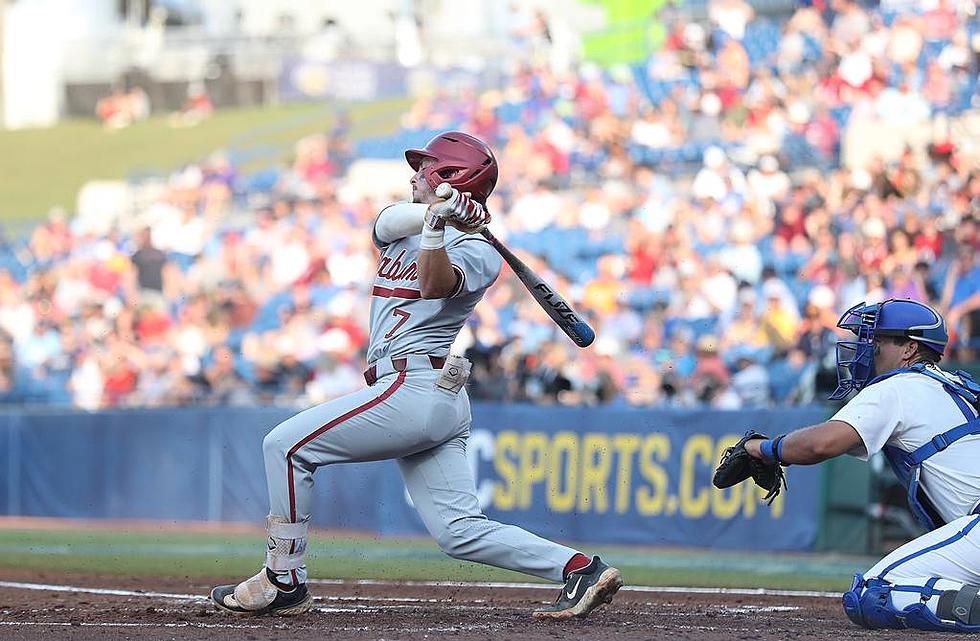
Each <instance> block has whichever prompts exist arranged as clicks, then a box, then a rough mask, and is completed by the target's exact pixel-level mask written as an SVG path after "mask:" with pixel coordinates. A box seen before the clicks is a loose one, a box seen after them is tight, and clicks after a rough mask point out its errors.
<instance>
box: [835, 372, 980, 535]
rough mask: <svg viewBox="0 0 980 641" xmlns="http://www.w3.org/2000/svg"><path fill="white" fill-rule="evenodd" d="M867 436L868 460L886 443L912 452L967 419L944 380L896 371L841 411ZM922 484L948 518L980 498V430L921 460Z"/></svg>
mask: <svg viewBox="0 0 980 641" xmlns="http://www.w3.org/2000/svg"><path fill="white" fill-rule="evenodd" d="M832 420H835V421H843V422H845V423H847V424H848V425H850V426H852V427H853V428H854V429H855V430H857V433H858V435H860V437H861V440H862V441H864V450H865V451H863V452H855V453H854V454H855V455H856V456H858V458H861V459H864V460H867V459H868V457H869V456H871V455H873V454H875V453H876V452H878V451H880V450H881V448H882V446H884V445H893V446H895V447H898V448H899V449H902V450H904V451H906V452H912V451H914V450H915V449H916V448H917V447H919V446H920V445H924V444H926V443H928V442H929V441H930V440H931V439H932V437H934V436H936V435H937V434H941V433H943V432H945V431H946V430H949V429H951V428H953V427H956V426H957V425H961V424H962V423H963V422H964V421H965V418H964V416H963V413H962V412H961V411H960V409H959V408H958V407H957V406H956V403H955V402H953V399H952V398H950V396H949V394H947V393H946V391H945V390H944V389H943V386H942V384H940V383H939V381H937V380H935V379H933V378H929V377H928V376H924V375H922V374H916V373H907V374H896V375H895V376H892V377H890V378H886V379H885V380H883V381H880V382H878V383H875V384H873V385H869V386H867V387H865V388H864V389H862V390H861V391H860V392H858V393H857V395H856V396H855V397H854V398H853V399H851V400H850V401H849V402H848V403H847V405H845V406H844V407H843V408H842V409H841V410H840V411H839V412H837V414H835V415H834V417H833V419H832ZM921 482H922V489H923V491H924V492H925V494H926V496H927V497H928V498H929V501H930V502H931V503H932V504H933V506H935V508H936V510H937V511H938V512H939V515H940V516H941V517H942V518H943V520H944V521H946V522H947V523H949V522H950V521H953V520H954V519H957V518H959V517H961V516H963V515H965V514H969V513H971V512H972V511H973V510H974V509H975V508H976V507H977V505H978V503H980V435H973V436H966V437H963V438H962V439H960V440H959V441H957V442H956V443H954V444H953V445H950V446H949V447H948V448H947V449H945V450H943V451H941V452H938V453H936V454H935V455H933V456H932V457H930V458H928V459H926V461H925V462H923V463H922V478H921Z"/></svg>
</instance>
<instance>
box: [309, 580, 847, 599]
mask: <svg viewBox="0 0 980 641" xmlns="http://www.w3.org/2000/svg"><path fill="white" fill-rule="evenodd" d="M308 583H310V584H311V585H380V586H398V585H404V586H416V587H427V588H484V589H490V588H503V589H510V590H554V589H556V588H557V587H558V586H557V585H548V584H545V583H505V582H499V581H389V580H385V579H359V580H357V581H345V580H343V579H309V580H308ZM621 591H622V592H664V593H669V594H733V595H737V596H788V597H817V598H828V599H839V598H840V597H841V593H840V592H817V591H811V590H771V589H769V588H685V587H680V586H653V585H627V586H625V587H623V588H622V589H621Z"/></svg>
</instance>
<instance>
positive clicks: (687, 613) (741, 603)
mask: <svg viewBox="0 0 980 641" xmlns="http://www.w3.org/2000/svg"><path fill="white" fill-rule="evenodd" d="M0 580H3V581H18V582H31V583H45V584H53V585H70V586H81V587H86V588H105V589H118V590H138V591H142V592H144V593H145V592H158V593H167V594H175V595H189V597H188V598H180V597H167V596H151V595H143V594H141V595H139V596H133V595H112V594H90V593H80V592H56V591H49V590H40V591H37V590H26V589H22V588H11V587H0V639H17V640H18V641H42V640H43V641H51V640H53V639H72V640H77V641H89V640H93V639H98V640H100V641H101V640H108V639H133V640H141V641H142V640H147V639H188V640H201V641H232V640H235V641H238V640H241V639H245V640H250V639H255V640H258V639H282V640H284V641H285V640H288V641H306V640H309V641H313V640H314V639H315V640H317V641H319V640H322V639H353V640H357V641H366V640H369V639H385V640H401V639H404V640H412V641H415V640H418V639H459V640H462V641H477V640H479V641H483V640H487V641H501V640H504V641H545V640H547V641H553V640H557V639H565V638H568V637H569V635H573V637H574V636H575V635H578V636H584V637H585V638H588V639H597V640H605V639H615V640H618V641H619V640H621V641H631V640H634V639H636V640H640V639H642V640H657V641H660V640H664V641H668V640H669V641H686V640H692V641H693V640H698V641H701V640H704V641H716V640H717V641H722V640H724V641H730V640H733V639H734V640H743V639H744V640H752V641H756V640H760V641H762V640H789V639H799V640H801V641H802V640H804V639H805V640H811V639H812V640H828V641H830V640H834V641H838V640H845V639H872V638H873V639H881V638H884V636H886V635H887V637H888V638H889V639H894V638H897V639H903V638H909V639H912V638H914V639H916V640H919V639H923V640H925V639H940V638H943V639H948V638H949V637H948V636H947V635H941V634H929V633H923V632H915V631H908V632H898V633H896V632H894V631H888V632H885V633H881V632H877V633H876V632H871V631H867V630H863V629H861V628H858V627H856V626H854V625H853V624H851V623H850V621H848V620H847V618H846V617H845V616H844V613H843V611H842V610H841V608H840V602H839V601H838V600H837V599H829V598H814V597H786V596H737V595H712V594H674V593H656V592H653V593H650V592H634V591H629V590H624V591H621V592H620V593H619V594H618V595H617V597H616V600H615V601H614V602H613V603H612V604H611V605H609V606H606V607H605V608H602V609H600V610H597V611H596V612H594V613H593V614H592V616H590V617H589V618H588V619H586V620H573V621H566V622H560V623H559V622H538V621H534V620H532V619H531V617H530V613H531V611H532V610H533V609H534V608H535V607H538V606H539V605H540V604H542V603H544V602H546V601H548V600H550V599H551V598H552V597H553V596H556V595H557V592H555V593H552V592H551V591H546V590H533V589H511V588H490V587H469V586H467V587H432V586H419V585H404V584H393V585H360V584H352V583H347V584H341V585H313V586H311V587H312V592H313V593H314V595H315V596H316V597H317V600H316V608H315V610H314V611H313V612H311V613H309V614H307V615H304V616H302V617H297V618H291V619H284V618H271V617H262V618H255V617H248V618H240V617H232V616H228V615H225V614H223V613H220V612H217V611H215V610H214V609H213V608H212V607H211V606H210V605H209V604H208V603H207V602H206V601H205V600H203V596H204V595H206V594H207V593H208V591H209V590H210V588H211V586H212V583H211V582H206V581H203V580H201V579H197V578H188V579H172V578H171V579H161V578H149V579H142V578H139V577H110V576H97V575H80V574H56V573H53V572H29V571H23V570H22V571H16V570H10V571H3V572H2V573H0ZM217 582H221V581H217ZM226 582H227V581H226ZM193 595H199V596H198V597H197V598H190V596H193Z"/></svg>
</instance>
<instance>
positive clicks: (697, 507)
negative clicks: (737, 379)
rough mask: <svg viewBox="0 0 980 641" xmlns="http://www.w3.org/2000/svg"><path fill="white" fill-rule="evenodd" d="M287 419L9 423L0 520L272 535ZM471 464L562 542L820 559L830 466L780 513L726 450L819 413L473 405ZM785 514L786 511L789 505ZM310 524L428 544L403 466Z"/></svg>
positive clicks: (3, 429) (334, 488)
mask: <svg viewBox="0 0 980 641" xmlns="http://www.w3.org/2000/svg"><path fill="white" fill-rule="evenodd" d="M290 414H291V410H286V409H276V408H248V409H244V408H209V409H200V408H195V409H177V410H126V411H111V412H99V413H80V412H73V411H61V412H58V411H6V412H3V413H0V443H2V444H3V450H2V451H3V454H2V455H0V508H2V511H0V513H2V514H6V515H15V516H16V515H21V516H51V517H69V518H107V519H165V520H213V521H255V522H261V521H262V520H263V519H264V516H265V514H266V512H267V510H268V498H267V494H266V489H265V473H264V466H263V463H262V448H261V443H262V438H263V436H264V435H265V434H266V433H267V432H268V431H269V430H270V429H271V428H272V427H274V426H275V425H276V424H277V423H278V422H279V421H281V420H282V419H284V418H286V417H288V416H289V415H290ZM473 415H474V429H473V433H472V435H471V438H470V441H469V447H468V454H469V458H470V463H471V464H472V466H473V467H474V469H475V470H476V478H477V492H478V494H479V496H480V499H481V502H482V503H483V505H484V508H485V510H486V513H487V514H488V515H489V516H490V517H491V518H495V519H499V520H502V521H507V522H511V523H516V524H519V525H522V526H524V527H527V528H529V529H532V530H534V531H535V532H537V533H539V534H541V535H543V536H548V537H551V538H557V539H563V540H571V541H582V542H594V543H625V544H650V545H684V546H695V547H710V548H735V549H739V548H753V549H759V548H760V547H763V548H766V549H773V550H806V549H812V548H813V547H814V544H815V542H816V540H817V533H818V528H819V527H820V525H821V520H822V514H821V511H822V506H823V505H824V504H825V503H826V498H825V497H824V496H823V493H822V487H823V486H824V481H823V479H822V477H821V475H822V474H824V473H825V472H824V471H823V468H820V467H791V468H789V470H788V480H789V485H790V493H789V495H788V496H787V495H786V494H783V495H780V497H779V498H778V499H777V500H776V501H775V503H773V505H772V506H771V507H766V505H765V504H763V503H761V502H760V501H759V497H760V496H761V494H760V493H759V492H757V491H756V488H755V487H754V486H753V485H751V484H743V485H740V486H736V487H734V488H731V489H729V490H725V491H718V490H715V489H714V488H712V487H711V481H710V478H711V472H712V470H713V468H714V466H715V464H716V463H717V461H718V459H719V457H720V455H721V451H722V450H723V449H724V448H725V447H726V446H728V445H730V444H732V443H733V442H734V441H735V440H737V438H738V436H739V435H740V434H741V433H742V432H743V431H744V430H746V429H748V428H750V427H751V428H755V429H758V430H760V431H763V432H768V433H772V434H775V433H779V432H783V431H787V430H791V429H795V428H797V427H801V426H803V425H807V424H811V423H814V422H817V421H820V420H822V419H824V418H825V417H826V415H827V412H826V410H825V409H822V408H801V409H778V410H777V409H774V410H765V411H763V410H759V411H739V412H722V411H695V410H666V409H660V410H639V409H631V408H571V407H541V406H530V405H496V404H480V403H474V405H473ZM784 499H788V500H784ZM313 525H315V526H318V527H331V528H354V529H358V530H367V531H372V532H377V533H379V534H382V535H385V534H416V533H417V534H422V533H424V529H423V527H422V524H421V522H420V521H419V519H418V517H417V516H416V515H415V513H414V511H413V509H412V507H411V505H410V502H409V501H408V499H407V497H406V494H405V492H404V489H403V486H402V483H401V478H400V476H399V473H398V468H397V466H396V465H395V464H394V463H392V462H380V463H366V464H355V465H338V466H332V467H329V468H324V469H321V470H319V471H318V472H317V475H316V501H315V511H314V517H313Z"/></svg>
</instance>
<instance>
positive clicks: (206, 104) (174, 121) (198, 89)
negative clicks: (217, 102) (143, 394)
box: [170, 82, 214, 127]
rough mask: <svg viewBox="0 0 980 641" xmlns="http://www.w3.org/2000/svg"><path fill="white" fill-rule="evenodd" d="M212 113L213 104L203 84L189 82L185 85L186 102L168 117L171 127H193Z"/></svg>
mask: <svg viewBox="0 0 980 641" xmlns="http://www.w3.org/2000/svg"><path fill="white" fill-rule="evenodd" d="M213 113H214V103H212V102H211V96H210V95H208V91H207V89H206V88H205V86H204V83H203V82H191V83H190V84H188V85H187V100H185V101H184V104H183V105H182V106H181V108H180V111H177V112H176V113H174V114H171V116H170V126H171V127H194V126H196V125H199V124H201V123H202V122H204V121H205V120H207V119H208V118H210V117H211V114H213Z"/></svg>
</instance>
